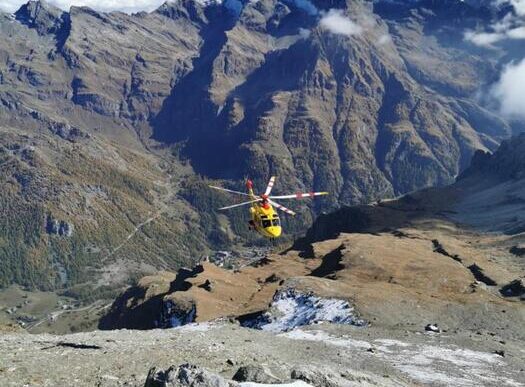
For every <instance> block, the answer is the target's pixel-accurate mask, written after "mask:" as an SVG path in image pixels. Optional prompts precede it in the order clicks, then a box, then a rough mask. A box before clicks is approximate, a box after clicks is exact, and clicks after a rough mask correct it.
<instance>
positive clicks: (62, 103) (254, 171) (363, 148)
mask: <svg viewBox="0 0 525 387" xmlns="http://www.w3.org/2000/svg"><path fill="white" fill-rule="evenodd" d="M502 12H507V13H510V14H512V13H513V12H514V10H513V8H512V7H510V6H509V7H507V8H501V9H499V10H498V11H497V12H496V11H494V10H493V9H492V8H487V7H483V6H479V5H476V6H472V5H471V4H469V3H467V2H457V1H451V0H447V1H445V2H435V1H419V2H407V3H404V5H400V4H394V5H392V4H391V3H389V2H375V3H374V2H365V1H357V0H348V1H346V2H345V1H322V0H316V1H298V0H296V1H280V0H261V1H256V2H251V1H250V2H244V1H237V0H228V1H225V2H199V1H195V0H180V1H170V2H167V3H165V4H164V5H162V6H161V7H160V8H158V9H157V10H156V11H154V12H151V13H145V12H141V13H136V14H133V15H128V14H124V13H119V12H112V13H101V12H97V11H94V10H92V9H89V8H87V7H71V9H70V10H69V11H67V12H66V11H63V10H59V9H57V8H55V7H53V6H51V5H49V4H47V3H45V2H44V1H30V2H29V3H27V4H26V5H24V6H23V7H21V8H20V9H19V10H18V11H17V12H16V13H15V14H14V15H10V14H6V13H2V14H0V34H1V35H2V39H1V41H0V136H1V146H2V148H1V154H2V164H1V171H2V173H1V176H0V178H1V179H2V180H1V182H2V187H3V189H2V190H1V200H2V203H3V205H2V215H3V216H2V220H1V226H0V227H1V229H2V230H3V233H2V235H3V237H2V238H3V239H2V240H3V242H2V244H1V247H0V254H1V257H2V261H3V262H7V264H6V265H3V266H2V268H1V269H0V284H2V286H7V285H9V284H11V283H19V284H22V285H24V286H28V287H38V288H41V289H56V288H60V289H67V290H68V292H67V294H70V295H74V296H76V297H84V298H89V297H91V298H93V297H94V298H98V297H100V296H102V295H104V294H109V293H111V291H112V288H114V287H117V288H119V287H120V286H121V285H122V284H123V283H126V282H127V281H128V280H129V278H133V277H136V276H140V275H143V274H145V273H153V272H155V271H156V270H158V269H173V270H174V269H177V268H179V267H181V266H182V265H184V264H190V263H191V262H195V261H196V260H198V259H199V258H200V257H201V256H202V255H205V254H206V252H207V251H208V249H209V248H210V247H211V248H217V247H231V246H232V244H235V243H239V242H242V241H245V240H252V241H253V236H251V235H249V234H248V232H247V230H246V228H245V227H244V224H245V223H244V219H245V215H244V213H242V212H240V211H239V212H233V214H232V216H230V217H225V216H222V215H217V214H215V213H210V208H214V207H215V206H216V205H217V204H220V203H225V202H227V201H229V200H231V198H229V197H225V196H218V195H215V194H211V193H209V192H208V191H207V190H206V188H204V184H203V183H204V182H205V181H206V179H221V180H224V183H225V184H226V185H230V186H233V185H235V184H240V182H241V181H242V179H243V178H244V177H245V176H251V177H252V178H254V179H255V181H256V183H257V185H258V186H263V184H264V182H265V181H266V180H267V178H268V176H269V175H270V174H276V175H278V178H279V181H280V185H279V189H281V190H282V191H283V192H284V191H288V190H303V189H305V188H307V189H310V188H314V189H322V190H328V191H330V192H331V196H330V198H329V199H327V200H326V201H323V202H318V203H316V204H314V205H312V206H309V207H307V206H303V211H302V215H301V216H300V217H298V219H296V220H288V221H286V226H287V230H288V231H289V232H290V233H292V234H293V233H296V232H298V231H301V230H303V229H304V225H305V224H310V223H311V221H312V219H313V216H314V215H315V214H317V213H319V212H320V211H323V210H327V209H333V208H335V207H337V206H339V205H344V204H356V203H363V202H369V201H371V200H374V199H379V198H385V197H391V196H394V195H398V194H401V193H405V192H408V191H412V190H414V189H418V188H422V187H426V186H433V185H444V184H447V183H449V182H451V181H452V180H453V177H454V176H456V175H457V174H459V173H461V172H462V171H463V169H464V168H465V167H466V166H467V165H468V162H469V160H470V158H471V156H472V155H473V154H474V152H475V151H476V150H478V149H482V150H484V151H487V150H493V149H495V148H496V147H497V145H498V144H499V142H500V141H501V140H502V139H504V138H507V137H508V136H510V135H511V134H512V133H513V132H516V131H520V130H521V129H522V125H521V123H520V121H509V120H507V119H504V118H502V117H501V116H500V115H499V114H498V113H497V112H495V110H494V109H492V107H491V106H490V105H488V104H484V102H482V101H481V100H480V99H478V98H476V97H475V95H476V93H477V92H478V91H480V90H483V89H484V88H486V87H487V86H488V85H490V84H491V82H493V81H494V80H495V79H497V77H498V75H499V72H500V70H501V67H502V65H503V64H505V63H506V61H507V60H508V59H509V52H519V50H518V51H511V50H510V49H509V47H507V46H505V45H502V46H501V47H499V48H498V49H484V48H479V47H477V46H475V45H473V44H471V43H469V42H466V41H465V40H464V33H465V30H466V29H474V28H475V27H476V26H479V25H480V24H483V23H490V22H492V21H494V20H496V18H497V17H500V16H501V13H502ZM196 175H198V176H200V177H195V176H196ZM55 222H58V223H55ZM50 224H57V225H58V229H57V232H54V227H53V226H51V227H48V226H49V225H50ZM60 225H64V226H63V227H62V228H61V226H60ZM65 225H67V226H65ZM61 229H62V230H63V231H62V232H60V231H59V230H61ZM65 229H67V230H68V231H67V232H64V230H65ZM239 235H240V236H242V239H239V238H238V237H239ZM93 289H95V292H93ZM97 294H98V295H97Z"/></svg>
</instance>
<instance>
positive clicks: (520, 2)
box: [510, 0, 525, 16]
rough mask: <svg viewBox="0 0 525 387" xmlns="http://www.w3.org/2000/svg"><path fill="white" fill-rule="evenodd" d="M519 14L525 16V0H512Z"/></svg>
mask: <svg viewBox="0 0 525 387" xmlns="http://www.w3.org/2000/svg"><path fill="white" fill-rule="evenodd" d="M510 3H511V4H512V5H513V6H514V9H515V10H516V13H517V14H518V15H519V16H525V0H510Z"/></svg>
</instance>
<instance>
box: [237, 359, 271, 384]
mask: <svg viewBox="0 0 525 387" xmlns="http://www.w3.org/2000/svg"><path fill="white" fill-rule="evenodd" d="M233 380H235V381H237V382H253V383H264V384H276V383H280V382H281V380H280V379H279V378H277V377H276V376H274V375H272V373H271V372H270V371H269V370H268V369H267V368H266V367H264V366H262V365H258V364H250V365H246V366H242V367H240V368H239V369H238V370H237V372H236V373H235V375H233Z"/></svg>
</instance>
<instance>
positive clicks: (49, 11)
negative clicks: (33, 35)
mask: <svg viewBox="0 0 525 387" xmlns="http://www.w3.org/2000/svg"><path fill="white" fill-rule="evenodd" d="M64 14H65V12H64V11H62V10H61V9H59V8H57V7H55V6H53V5H51V4H49V3H47V2H46V1H44V0H30V1H29V2H27V3H26V4H24V5H22V6H21V7H20V8H19V9H18V11H16V12H15V18H16V20H18V21H19V22H20V23H22V24H25V25H27V26H28V27H30V28H35V29H36V30H37V31H38V33H39V34H40V35H44V34H47V33H56V32H57V31H59V30H60V29H61V28H62V26H63V24H64V21H65V18H64Z"/></svg>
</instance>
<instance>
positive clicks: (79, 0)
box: [0, 0, 164, 12]
mask: <svg viewBox="0 0 525 387" xmlns="http://www.w3.org/2000/svg"><path fill="white" fill-rule="evenodd" d="M47 2H48V3H49V4H53V5H55V6H57V7H58V8H62V9H64V10H68V9H69V7H71V6H72V5H76V6H81V5H85V6H88V7H91V8H93V9H96V10H99V11H114V10H119V11H124V12H138V11H152V10H154V9H156V8H158V7H159V6H160V5H161V4H162V3H164V0H47ZM25 3H27V0H0V9H2V10H4V11H7V12H15V11H16V10H17V9H18V8H20V6H21V5H22V4H25Z"/></svg>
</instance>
